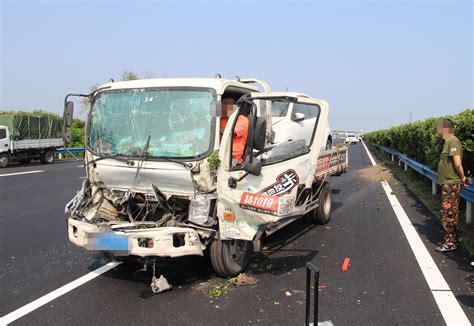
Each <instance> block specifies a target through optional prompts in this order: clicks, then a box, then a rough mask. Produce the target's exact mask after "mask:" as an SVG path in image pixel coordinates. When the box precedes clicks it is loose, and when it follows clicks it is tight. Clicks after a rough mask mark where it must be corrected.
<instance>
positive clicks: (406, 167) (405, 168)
mask: <svg viewBox="0 0 474 326" xmlns="http://www.w3.org/2000/svg"><path fill="white" fill-rule="evenodd" d="M403 164H404V165H405V166H404V167H403V170H405V171H407V170H408V164H407V162H403Z"/></svg>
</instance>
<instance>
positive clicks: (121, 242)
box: [68, 218, 205, 257]
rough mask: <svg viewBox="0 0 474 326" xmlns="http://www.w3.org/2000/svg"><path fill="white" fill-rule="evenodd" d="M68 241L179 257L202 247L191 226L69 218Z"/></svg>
mask: <svg viewBox="0 0 474 326" xmlns="http://www.w3.org/2000/svg"><path fill="white" fill-rule="evenodd" d="M68 235H69V240H70V241H71V242H72V243H74V244H75V245H77V246H79V247H83V248H85V249H87V250H90V251H112V252H113V253H114V254H115V255H117V256H128V255H132V256H140V257H146V256H159V257H180V256H188V255H199V256H202V255H203V250H204V249H205V246H204V245H203V244H202V243H201V241H200V240H199V236H198V233H197V232H196V231H195V230H194V229H191V228H183V227H162V228H148V229H121V230H120V231H114V230H112V229H111V228H110V227H98V226H96V225H93V224H90V223H86V222H82V221H78V220H75V219H72V218H69V219H68Z"/></svg>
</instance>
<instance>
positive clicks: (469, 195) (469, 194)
mask: <svg viewBox="0 0 474 326" xmlns="http://www.w3.org/2000/svg"><path fill="white" fill-rule="evenodd" d="M376 146H377V147H378V148H380V149H381V150H383V151H384V152H386V153H388V154H391V155H392V160H393V158H394V157H395V156H397V157H398V159H399V160H400V162H403V163H404V164H405V170H406V168H407V167H410V168H411V169H413V170H415V171H416V172H418V173H420V174H422V175H424V176H425V177H427V178H428V179H430V180H431V181H432V184H433V186H432V189H433V191H432V193H433V195H435V194H436V192H437V187H436V185H441V183H440V182H439V180H438V173H437V172H436V171H433V170H432V169H430V168H429V167H428V166H426V165H424V164H422V163H420V162H418V161H415V160H413V159H411V158H409V157H408V156H406V155H405V154H402V153H400V152H399V151H396V150H394V149H391V148H388V147H384V146H379V145H376ZM460 195H461V198H464V199H465V200H466V202H467V205H466V206H467V207H466V223H471V222H472V203H473V202H474V184H473V183H472V179H471V178H470V184H469V186H468V187H462V189H461V194H460Z"/></svg>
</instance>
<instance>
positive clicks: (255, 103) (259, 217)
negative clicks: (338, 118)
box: [217, 93, 329, 241]
mask: <svg viewBox="0 0 474 326" xmlns="http://www.w3.org/2000/svg"><path fill="white" fill-rule="evenodd" d="M237 104H238V107H239V109H238V111H237V112H234V114H233V115H232V116H231V117H230V118H229V121H228V123H227V125H226V128H225V130H224V134H223V137H222V143H221V146H220V151H219V159H220V161H221V164H220V166H219V170H218V178H217V179H218V185H217V195H218V204H217V215H218V218H219V238H220V239H221V240H230V239H239V240H246V241H253V240H255V239H256V237H258V236H259V235H261V234H262V233H263V232H264V231H265V230H266V228H268V227H269V226H271V225H274V224H276V223H281V222H284V221H285V220H293V219H295V218H297V217H300V216H302V215H303V214H304V213H305V209H306V202H307V201H306V197H305V194H306V195H307V194H308V192H309V191H308V189H311V187H312V186H313V182H314V179H315V172H316V165H317V162H318V156H319V151H320V149H321V144H323V142H325V141H326V140H325V139H324V133H325V130H326V125H325V124H326V123H327V121H328V110H329V107H328V104H327V103H326V102H325V101H322V100H317V99H313V98H310V97H308V96H306V95H303V94H296V93H258V94H252V95H250V96H244V97H242V98H241V99H240V100H239V102H238V103H237ZM289 108H291V115H292V116H291V117H290V119H291V122H293V124H291V123H288V124H287V125H288V128H295V132H294V135H296V136H295V137H294V138H295V139H291V138H288V139H283V140H281V138H280V139H279V137H278V136H279V135H278V134H275V133H278V132H279V131H278V130H277V128H275V126H274V128H273V130H272V125H274V121H275V120H278V119H280V118H282V115H286V114H288V112H289V111H288V109H289ZM242 115H243V116H246V115H248V116H247V117H245V118H243V119H242V118H240V116H242ZM245 120H247V121H248V132H247V139H246V146H245V151H244V153H243V155H242V156H243V157H242V161H241V162H239V160H238V155H237V156H236V153H235V152H236V151H235V147H236V145H238V142H239V140H238V139H237V137H240V136H239V132H241V130H239V128H240V126H239V124H240V123H241V121H245ZM310 120H311V121H310ZM305 122H306V123H305ZM285 128H286V127H285ZM298 128H299V131H298V132H297V129H298ZM290 131H291V130H290ZM286 132H288V130H286ZM290 134H291V132H290ZM275 139H279V142H275V141H274V140H275ZM240 141H241V139H240ZM233 152H234V155H233ZM305 189H306V190H305Z"/></svg>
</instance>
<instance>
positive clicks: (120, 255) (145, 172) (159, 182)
mask: <svg viewBox="0 0 474 326" xmlns="http://www.w3.org/2000/svg"><path fill="white" fill-rule="evenodd" d="M253 84H259V85H260V86H261V88H263V91H262V90H260V89H259V88H258V87H257V86H255V85H253ZM71 96H86V97H88V98H89V100H90V110H89V112H88V118H87V124H86V145H85V158H84V165H85V169H86V174H87V178H86V179H85V181H84V183H83V186H82V189H81V190H80V191H79V192H78V194H77V195H76V196H75V197H74V198H73V199H72V200H71V201H70V202H69V203H68V204H67V206H66V213H67V215H68V233H69V239H70V241H72V242H73V243H74V244H76V245H78V246H81V247H84V248H86V249H88V250H91V251H102V252H105V253H107V254H108V255H109V256H110V257H112V258H114V259H117V260H123V259H125V258H129V257H135V258H137V257H138V258H145V259H150V258H152V259H154V258H156V257H179V256H186V255H203V253H204V252H205V251H206V250H209V254H210V258H211V262H212V265H213V268H214V270H215V271H216V273H217V274H218V275H219V276H222V277H229V276H234V275H236V274H238V273H240V272H242V271H243V270H244V269H245V268H246V266H247V264H248V261H249V258H250V256H251V254H252V252H253V251H254V250H260V249H261V240H262V237H264V236H265V235H268V234H270V233H273V232H275V231H276V230H279V229H281V228H282V227H284V226H285V225H287V224H288V223H290V222H292V221H295V220H297V219H299V218H302V217H303V216H305V215H306V216H309V217H311V218H312V219H313V221H314V222H315V223H320V224H325V223H327V222H328V221H329V219H330V214H331V189H330V187H329V183H328V180H329V176H331V175H341V174H342V173H343V172H345V170H346V169H347V165H348V153H347V147H341V148H326V147H327V144H329V146H330V144H331V142H332V139H329V138H330V133H328V114H329V106H328V104H327V103H326V102H325V101H323V100H319V99H315V98H311V97H310V96H308V95H305V94H299V93H289V92H282V93H274V92H271V91H270V88H269V87H268V85H267V84H266V83H265V82H263V81H260V80H257V79H239V80H226V79H221V78H193V79H171V78H166V79H148V80H135V81H126V82H110V83H107V84H104V85H103V86H101V87H100V88H99V89H98V90H97V91H95V92H93V93H92V94H88V95H85V94H69V95H68V96H66V98H65V115H64V120H65V121H64V123H65V126H66V131H65V137H64V138H65V141H66V142H67V141H68V139H69V137H70V134H69V131H68V130H67V129H68V127H70V126H71V122H72V116H73V110H74V109H73V107H74V105H73V102H71V101H69V98H70V97H71ZM226 99H231V100H232V102H233V103H234V108H235V110H234V112H233V113H232V114H231V115H230V116H229V117H227V116H226V115H227V113H226V112H225V110H223V104H222V103H223V101H224V100H226ZM241 116H245V117H246V119H244V121H247V127H248V128H247V131H246V134H245V135H243V137H244V138H243V139H244V141H245V148H244V150H243V152H242V153H241V160H238V159H236V158H235V157H234V154H235V151H236V148H237V145H236V144H237V143H236V137H238V133H237V132H236V129H237V127H236V126H237V125H238V121H240V120H239V119H240V117H241ZM285 116H289V120H288V121H287V122H285V123H282V120H284V117H285ZM282 118H283V119H282ZM224 120H227V123H226V124H224V123H223V122H224ZM239 136H242V135H239Z"/></svg>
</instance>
